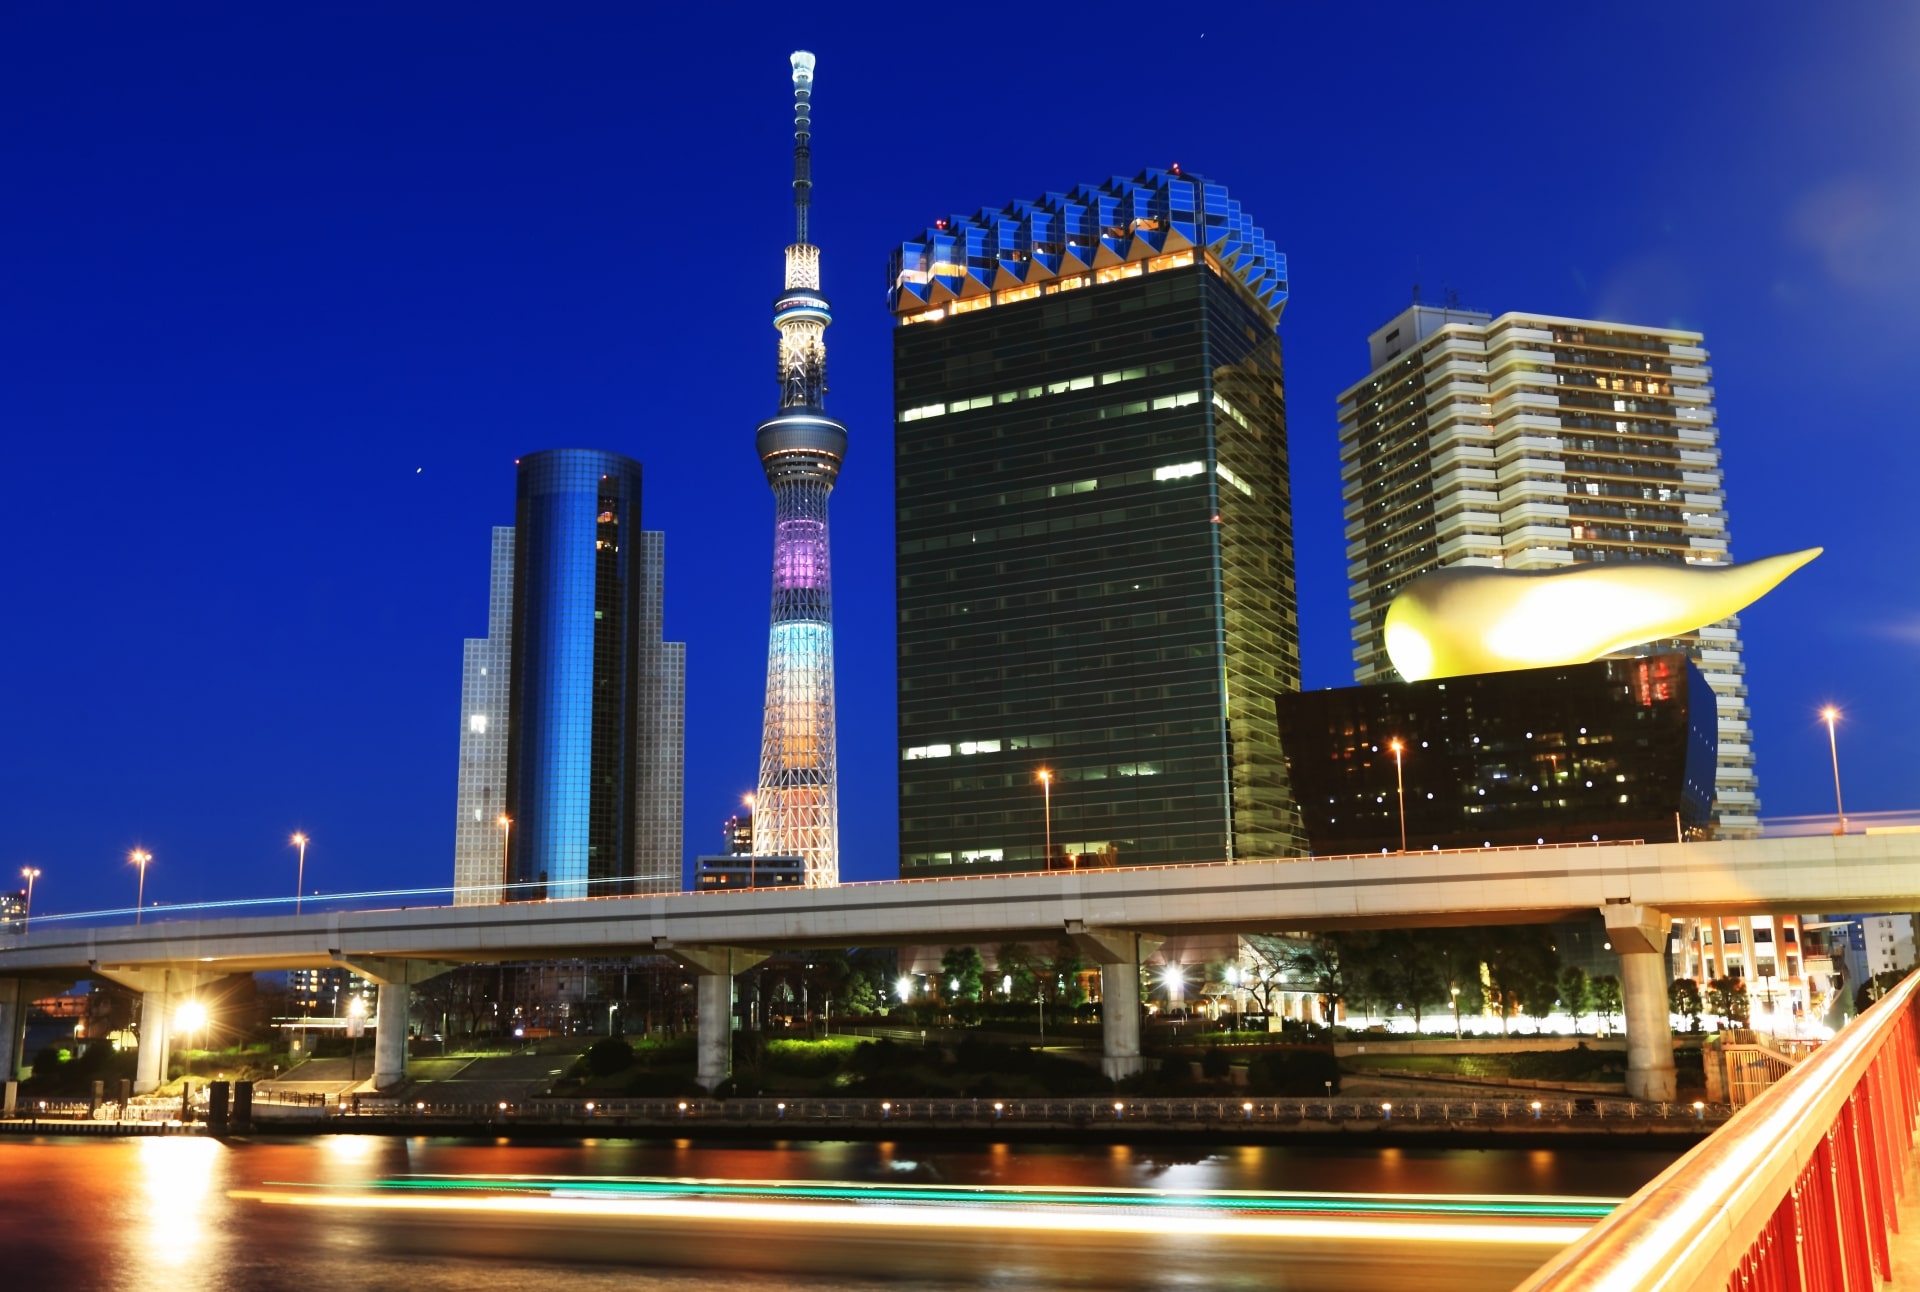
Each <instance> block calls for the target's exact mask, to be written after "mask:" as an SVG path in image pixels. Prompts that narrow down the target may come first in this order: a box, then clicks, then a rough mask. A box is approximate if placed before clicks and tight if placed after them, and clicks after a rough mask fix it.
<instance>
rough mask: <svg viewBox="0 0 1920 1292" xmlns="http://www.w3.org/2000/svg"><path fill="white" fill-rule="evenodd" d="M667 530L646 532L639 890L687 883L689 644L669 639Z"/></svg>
mask: <svg viewBox="0 0 1920 1292" xmlns="http://www.w3.org/2000/svg"><path fill="white" fill-rule="evenodd" d="M666 586H667V536H666V535H665V534H663V533H661V532H660V531H658V530H652V529H648V530H642V531H641V532H640V616H639V623H638V625H637V627H638V637H639V655H640V678H639V683H638V691H639V695H638V703H637V704H636V705H635V706H634V707H635V717H634V763H635V777H634V782H635V783H634V805H633V870H632V874H633V875H634V878H635V881H636V882H635V883H634V885H633V889H632V891H633V892H636V893H677V892H679V891H680V889H681V886H682V885H681V865H682V858H681V848H682V829H683V827H682V807H683V806H684V803H685V799H686V752H687V740H686V735H687V644H686V643H685V642H670V641H666V640H663V629H664V627H665V624H666V616H665V613H664V607H663V603H664V601H665V598H666Z"/></svg>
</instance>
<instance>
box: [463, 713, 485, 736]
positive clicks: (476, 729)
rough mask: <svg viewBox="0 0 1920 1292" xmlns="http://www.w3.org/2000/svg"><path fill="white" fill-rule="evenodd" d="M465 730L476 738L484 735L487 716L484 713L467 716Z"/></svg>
mask: <svg viewBox="0 0 1920 1292" xmlns="http://www.w3.org/2000/svg"><path fill="white" fill-rule="evenodd" d="M467 730H468V731H471V732H472V733H473V734H474V735H476V736H484V735H486V734H487V715H486V714H484V713H475V714H469V715H468V717H467Z"/></svg>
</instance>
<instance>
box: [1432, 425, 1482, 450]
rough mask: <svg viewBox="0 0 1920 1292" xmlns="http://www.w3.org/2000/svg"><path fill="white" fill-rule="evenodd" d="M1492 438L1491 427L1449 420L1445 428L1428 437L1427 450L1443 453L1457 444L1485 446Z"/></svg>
mask: <svg viewBox="0 0 1920 1292" xmlns="http://www.w3.org/2000/svg"><path fill="white" fill-rule="evenodd" d="M1492 438H1493V428H1492V427H1491V426H1487V425H1484V424H1482V423H1479V422H1466V421H1460V420H1457V419H1452V418H1449V419H1447V422H1446V425H1445V426H1444V427H1440V428H1436V429H1435V430H1434V431H1433V433H1432V434H1430V435H1429V436H1427V448H1428V449H1429V450H1430V451H1431V452H1434V453H1442V452H1445V451H1446V450H1447V449H1450V448H1452V447H1453V446H1454V445H1456V444H1484V443H1485V442H1486V441H1488V440H1491V439H1492Z"/></svg>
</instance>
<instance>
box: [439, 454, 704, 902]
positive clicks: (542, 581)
mask: <svg viewBox="0 0 1920 1292" xmlns="http://www.w3.org/2000/svg"><path fill="white" fill-rule="evenodd" d="M640 482H641V467H640V464H639V463H638V462H635V461H634V460H633V459H631V458H628V457H624V456H622V455H620V454H617V453H606V452H600V451H597V450H591V449H551V450H547V451H545V452H541V453H534V454H529V455H528V456H526V457H523V458H521V459H520V461H519V483H518V492H517V499H516V505H515V512H514V527H513V562H512V576H511V582H512V626H511V634H510V646H509V657H510V658H509V662H508V677H509V682H508V696H507V703H508V718H507V752H506V784H505V797H506V811H505V813H504V815H505V816H506V818H507V820H506V822H505V823H503V824H501V825H499V826H498V827H497V828H499V829H500V832H501V838H500V844H501V855H502V871H503V874H504V876H505V880H506V883H507V884H508V885H509V888H508V891H507V897H508V899H509V900H538V899H540V898H547V897H555V898H561V897H586V896H605V895H608V894H618V893H655V892H672V891H677V890H678V889H679V887H680V868H681V856H680V854H681V797H682V783H681V765H682V755H683V751H684V740H685V726H686V722H685V714H686V648H685V646H684V645H683V644H681V643H678V642H667V641H663V640H662V621H661V590H662V583H663V574H664V566H665V559H664V557H665V541H664V537H663V536H662V535H660V534H657V533H654V534H648V533H644V532H642V530H641V520H640V516H641V511H640ZM467 811H468V815H469V816H470V815H471V809H470V808H469V809H467Z"/></svg>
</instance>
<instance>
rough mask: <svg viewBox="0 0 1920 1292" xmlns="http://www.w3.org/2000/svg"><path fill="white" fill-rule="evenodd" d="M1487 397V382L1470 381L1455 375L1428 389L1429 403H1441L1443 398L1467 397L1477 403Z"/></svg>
mask: <svg viewBox="0 0 1920 1292" xmlns="http://www.w3.org/2000/svg"><path fill="white" fill-rule="evenodd" d="M1486 397H1487V383H1486V382H1484V381H1468V380H1466V379H1465V378H1463V377H1455V378H1453V379H1452V380H1451V381H1447V382H1444V383H1442V384H1441V385H1439V386H1434V387H1432V388H1430V389H1429V390H1428V391H1427V403H1428V404H1429V405H1432V404H1436V403H1439V402H1440V401H1441V400H1443V399H1466V400H1472V401H1474V402H1476V403H1477V402H1479V401H1481V400H1484V399H1485V398H1486Z"/></svg>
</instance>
